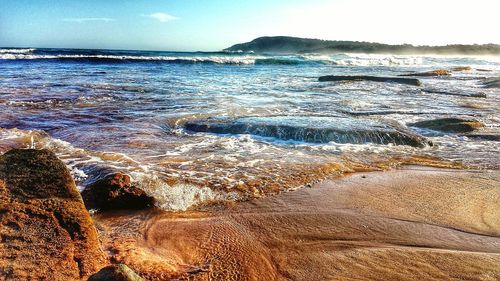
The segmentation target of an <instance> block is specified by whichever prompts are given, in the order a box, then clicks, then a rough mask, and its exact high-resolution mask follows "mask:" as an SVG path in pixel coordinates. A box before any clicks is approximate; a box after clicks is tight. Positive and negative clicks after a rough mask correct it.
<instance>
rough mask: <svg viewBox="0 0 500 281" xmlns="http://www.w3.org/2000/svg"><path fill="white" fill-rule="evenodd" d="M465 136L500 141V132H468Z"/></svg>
mask: <svg viewBox="0 0 500 281" xmlns="http://www.w3.org/2000/svg"><path fill="white" fill-rule="evenodd" d="M464 136H466V137H468V138H474V139H480V140H487V141H500V134H495V133H484V134H467V135H464Z"/></svg>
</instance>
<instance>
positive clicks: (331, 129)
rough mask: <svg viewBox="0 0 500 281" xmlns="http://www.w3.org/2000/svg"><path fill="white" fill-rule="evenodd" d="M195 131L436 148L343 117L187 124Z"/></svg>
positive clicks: (384, 127)
mask: <svg viewBox="0 0 500 281" xmlns="http://www.w3.org/2000/svg"><path fill="white" fill-rule="evenodd" d="M185 128H186V129H187V130H189V131H192V132H207V133H215V134H251V135H256V136H261V137H272V138H275V139H279V140H286V141H290V140H292V141H301V142H308V143H328V142H332V141H333V142H336V143H353V144H363V143H377V144H396V145H409V146H414V147H424V146H426V145H432V143H431V142H430V141H428V140H426V139H425V138H424V137H422V136H419V135H417V134H415V133H413V132H410V131H407V130H404V129H402V128H398V129H396V128H393V127H390V126H387V125H384V124H380V123H375V122H372V121H370V120H362V121H357V120H352V119H349V118H341V117H338V118H336V117H310V116H306V117H301V116H296V117H289V116H281V117H276V116H274V117H245V118H237V119H206V120H195V121H190V122H187V123H186V124H185Z"/></svg>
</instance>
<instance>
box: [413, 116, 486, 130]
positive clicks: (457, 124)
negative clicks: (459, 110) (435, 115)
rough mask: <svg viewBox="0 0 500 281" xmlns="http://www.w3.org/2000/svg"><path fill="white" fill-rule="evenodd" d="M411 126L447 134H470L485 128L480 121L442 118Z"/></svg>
mask: <svg viewBox="0 0 500 281" xmlns="http://www.w3.org/2000/svg"><path fill="white" fill-rule="evenodd" d="M409 125H410V126H413V127H418V128H425V129H431V130H434V131H441V132H447V133H468V132H473V131H475V130H477V129H479V128H482V127H484V124H483V123H482V122H480V121H477V120H468V119H460V118H440V119H434V120H426V121H420V122H416V123H412V124H409Z"/></svg>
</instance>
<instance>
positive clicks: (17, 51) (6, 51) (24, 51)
mask: <svg viewBox="0 0 500 281" xmlns="http://www.w3.org/2000/svg"><path fill="white" fill-rule="evenodd" d="M35 50H36V49H33V48H29V49H0V54H29V53H32V52H34V51H35Z"/></svg>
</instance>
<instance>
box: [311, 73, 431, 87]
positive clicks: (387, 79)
mask: <svg viewBox="0 0 500 281" xmlns="http://www.w3.org/2000/svg"><path fill="white" fill-rule="evenodd" d="M349 81H354V82H357V81H372V82H384V83H387V82H392V83H399V84H406V85H412V86H420V85H422V82H420V80H418V79H415V78H401V77H379V76H368V75H350V76H343V75H328V76H321V77H320V78H319V82H349Z"/></svg>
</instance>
